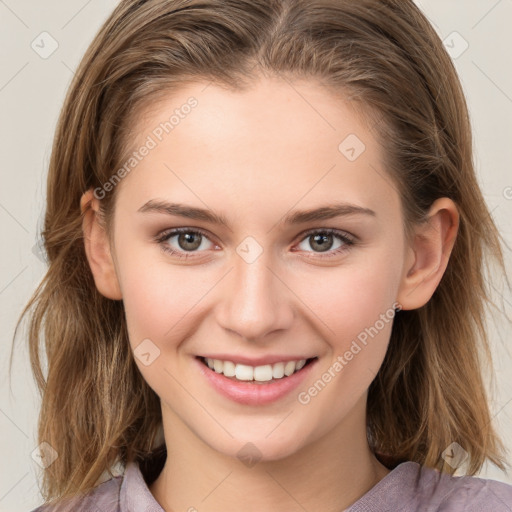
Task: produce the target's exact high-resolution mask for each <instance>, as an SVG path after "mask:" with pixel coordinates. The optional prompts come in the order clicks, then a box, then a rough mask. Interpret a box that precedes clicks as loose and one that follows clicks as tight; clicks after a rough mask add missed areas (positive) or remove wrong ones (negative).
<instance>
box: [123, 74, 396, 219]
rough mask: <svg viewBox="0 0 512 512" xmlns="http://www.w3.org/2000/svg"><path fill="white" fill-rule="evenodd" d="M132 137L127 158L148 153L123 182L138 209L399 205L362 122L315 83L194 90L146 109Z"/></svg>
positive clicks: (375, 145) (198, 86)
mask: <svg viewBox="0 0 512 512" xmlns="http://www.w3.org/2000/svg"><path fill="white" fill-rule="evenodd" d="M133 130H134V132H135V133H136V137H135V138H134V143H133V145H132V149H133V150H134V151H137V150H138V149H141V148H142V147H143V146H144V145H146V146H148V147H149V146H150V147H151V149H150V150H149V151H146V152H145V153H147V154H146V156H144V157H143V158H141V159H140V161H138V162H137V165H136V167H134V170H133V171H132V172H130V175H129V176H128V177H127V178H126V179H125V180H123V181H124V182H126V183H123V188H124V187H125V186H127V187H128V188H129V189H130V194H132V195H133V194H134V195H135V196H137V198H138V203H140V204H138V205H137V207H140V206H142V202H141V201H143V200H145V201H147V200H150V199H154V198H155V197H157V195H158V197H159V198H163V197H164V196H166V197H167V198H169V199H170V198H171V196H172V199H173V200H174V199H176V198H177V197H180V198H183V201H184V200H185V199H187V200H188V203H191V202H192V203H195V204H196V205H197V206H203V207H204V205H205V204H207V203H214V204H215V206H216V208H215V211H222V210H223V209H226V208H227V207H228V202H230V201H232V202H233V205H234V206H236V208H238V211H239V212H241V213H242V212H245V213H249V210H250V209H251V205H252V207H257V206H258V205H262V204H267V205H269V204H281V205H282V208H285V209H286V210H289V209H290V208H292V207H293V206H294V205H295V204H297V206H299V204H298V203H301V204H300V206H301V207H302V208H307V207H310V206H315V205H317V204H320V203H323V202H325V200H326V199H327V200H329V202H335V201H343V200H345V199H346V200H347V201H350V202H351V203H353V204H360V205H362V206H367V207H371V206H369V203H372V204H373V205H374V206H377V207H383V206H386V204H385V203H387V206H388V207H395V206H397V199H398V197H394V196H396V195H397V193H396V189H395V187H394V186H393V184H392V183H391V178H389V176H387V173H386V172H385V170H384V169H383V166H382V148H381V146H380V145H379V144H378V142H377V141H376V140H375V138H374V136H373V134H372V132H371V131H370V130H369V128H368V126H367V124H366V123H365V121H364V119H363V118H362V116H360V115H359V114H358V111H356V110H355V109H354V108H353V105H352V104H351V103H350V102H349V101H348V100H344V99H343V98H341V97H336V96H334V95H333V94H331V93H329V92H328V91H327V90H326V89H325V88H323V87H322V86H320V85H319V84H317V83H315V82H308V81H300V82H289V81H287V80H282V79H276V78H271V79H269V78H264V79H261V80H259V81H257V82H255V83H254V84H253V86H251V87H250V88H249V89H246V90H244V91H233V90H229V89H227V88H224V87H221V86H219V85H217V84H214V83H208V82H198V83H191V84H188V85H187V86H185V87H183V88H181V89H179V90H177V91H173V92H172V93H169V95H168V96H164V97H163V98H161V99H160V100H159V101H158V102H155V103H153V104H151V105H149V106H148V108H146V110H145V111H143V113H142V115H141V116H139V118H138V119H137V120H135V124H134V127H133ZM128 182H129V183H128ZM206 199H208V201H206ZM180 202H181V201H180ZM201 203H203V204H201ZM376 203H382V204H380V205H379V204H376ZM134 206H135V205H134ZM209 206H211V207H212V208H213V204H209ZM373 209H375V208H373Z"/></svg>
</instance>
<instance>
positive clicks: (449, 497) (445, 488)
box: [438, 475, 512, 512]
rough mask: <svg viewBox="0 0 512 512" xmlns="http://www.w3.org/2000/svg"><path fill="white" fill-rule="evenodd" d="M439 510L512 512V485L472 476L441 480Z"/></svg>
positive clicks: (448, 477) (450, 477)
mask: <svg viewBox="0 0 512 512" xmlns="http://www.w3.org/2000/svg"><path fill="white" fill-rule="evenodd" d="M438 485H439V493H438V494H439V499H440V502H439V510H440V511H445V510H464V511H466V510H467V511H469V512H482V511H486V512H487V511H492V512H511V511H512V485H509V484H506V483H504V482H498V481H497V480H491V479H484V478H479V477H472V476H461V477H453V476H450V475H443V477H442V478H440V479H439V484H438Z"/></svg>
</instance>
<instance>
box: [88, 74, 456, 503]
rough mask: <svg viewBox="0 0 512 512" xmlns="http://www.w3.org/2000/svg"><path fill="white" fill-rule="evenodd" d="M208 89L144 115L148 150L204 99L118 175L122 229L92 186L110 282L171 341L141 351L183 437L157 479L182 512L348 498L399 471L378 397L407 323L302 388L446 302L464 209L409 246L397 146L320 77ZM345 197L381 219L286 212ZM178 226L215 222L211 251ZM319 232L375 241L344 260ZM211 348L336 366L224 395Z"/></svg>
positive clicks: (168, 417) (167, 417)
mask: <svg viewBox="0 0 512 512" xmlns="http://www.w3.org/2000/svg"><path fill="white" fill-rule="evenodd" d="M206 85H207V84H206V83H195V84H189V85H187V86H186V87H184V88H183V89H182V90H180V91H179V92H174V93H173V94H172V95H169V96H168V98H165V100H164V101H163V102H160V103H158V104H155V105H152V106H151V108H150V109H148V110H147V111H146V115H144V116H143V117H141V118H140V119H139V121H138V123H137V125H136V126H135V128H136V132H135V133H136V134H137V136H136V137H135V138H134V147H139V146H140V144H142V143H143V141H144V140H145V139H146V137H147V135H148V134H150V133H151V131H152V130H153V129H154V128H155V127H156V126H158V125H159V123H160V122H162V121H163V120H165V119H166V118H168V116H169V115H168V112H172V111H173V110H174V109H175V108H179V107H180V106H181V105H183V104H184V103H185V102H186V101H187V99H188V98H189V97H190V96H194V97H195V98H196V99H197V100H198V106H197V107H196V108H195V109H194V110H192V112H191V113H190V114H189V115H188V116H187V117H186V118H185V119H183V120H181V122H180V124H179V125H178V126H177V127H176V128H175V129H174V130H173V131H172V132H171V133H170V134H169V135H167V136H165V137H164V138H163V140H162V142H160V143H159V144H158V146H157V147H156V148H154V149H152V150H151V152H150V153H149V155H148V156H146V157H145V158H144V159H143V160H142V161H141V162H140V163H139V164H138V165H137V167H136V170H134V171H132V172H131V173H130V174H128V175H127V176H126V177H125V178H124V179H123V180H122V182H121V183H120V184H119V185H118V189H117V190H116V193H117V194H118V196H117V200H116V210H115V217H114V227H113V232H112V234H111V235H112V238H111V239H110V240H109V238H108V235H107V233H106V232H105V231H104V229H103V228H102V224H101V223H100V222H99V214H98V211H99V210H98V209H99V201H98V200H97V199H96V198H95V197H94V196H93V194H92V190H90V191H87V192H86V193H85V194H84V195H83V197H82V209H83V211H84V212H86V215H85V217H84V225H83V228H84V236H85V247H86V253H87V257H88V260H89V264H90V267H91V270H92V273H93V275H94V279H95V283H96V286H97V288H98V290H99V291H100V292H101V293H102V294H103V295H104V296H106V297H109V298H111V299H115V300H120V299H122V300H123V303H124V306H125V310H126V318H127V325H128V332H129V338H130V344H131V347H132V349H135V348H136V347H137V346H138V345H139V344H140V343H141V342H142V340H145V339H150V340H151V342H152V343H153V344H154V345H155V346H157V347H158V349H159V350H160V354H159V356H158V357H156V359H154V361H153V362H152V363H151V364H149V365H148V366H146V365H144V364H143V363H142V362H141V361H140V360H139V359H138V358H137V357H135V361H136V363H137V365H138V367H139V369H140V371H141V373H142V375H143V377H144V378H145V380H146V381H147V382H148V384H149V385H150V386H151V387H152V389H153V390H154V391H155V392H156V393H157V395H158V396H159V397H160V399H161V405H162V417H163V426H164V435H165V442H166V446H167V450H168V457H167V461H166V464H165V467H164V469H163V471H162V473H161V474H160V476H159V477H158V478H157V480H156V481H155V482H154V483H153V484H152V485H151V486H150V491H151V492H152V493H153V495H154V496H155V498H156V499H157V501H158V502H159V503H160V504H161V506H162V507H163V508H164V509H165V510H167V511H170V510H193V509H192V508H190V507H195V508H196V509H197V510H200V511H201V512H208V511H219V510H223V511H226V512H230V511H235V510H246V511H249V512H251V511H260V510H268V511H278V510H279V511H282V510H287V511H295V510H297V511H299V510H304V509H306V510H324V511H327V512H330V511H332V512H334V511H340V510H342V509H344V508H346V507H348V506H350V505H351V504H353V503H354V502H355V501H356V500H357V499H359V498H360V497H361V496H362V495H363V494H365V493H366V492H367V491H368V490H369V489H371V488H372V487H373V486H374V485H375V484H376V483H377V482H378V481H380V480H381V479H382V478H384V477H385V476H386V475H387V474H388V473H389V469H387V468H386V467H384V466H383V465H382V464H381V463H380V462H379V461H378V460H377V458H376V457H375V455H374V454H373V453H372V452H371V450H370V448H369V446H368V441H367V438H366V434H365V425H366V416H365V406H366V399H367V391H368V387H369V385H370V383H371V381H372V380H373V378H374V376H375V374H376V373H377V371H378V369H379V367H380V365H381V364H382V361H383V358H384V355H385V353H386V349H387V346H388V342H389V337H390V332H391V325H392V323H391V322H389V323H386V324H385V326H384V328H382V329H381V330H380V331H379V332H378V334H377V335H376V336H374V337H373V338H371V339H370V341H369V342H368V345H367V346H365V347H364V349H362V350H361V351H360V352H359V353H358V354H357V355H355V356H354V357H353V358H352V359H351V360H350V361H348V362H347V364H346V365H345V366H344V368H343V370H342V371H341V372H338V373H337V374H336V377H334V378H332V380H331V381H330V382H329V383H328V385H326V386H325V388H324V389H323V390H322V391H321V392H319V393H318V394H317V395H316V396H314V397H312V398H311V400H310V402H309V403H307V404H301V403H299V401H298V399H297V395H298V393H299V392H300V391H304V390H307V389H308V388H309V387H310V386H312V385H313V383H314V382H315V381H317V380H318V379H319V378H320V376H321V375H322V374H323V373H324V372H325V371H327V370H328V369H329V368H330V367H332V365H333V363H334V362H335V361H336V360H337V357H338V356H339V355H343V354H344V353H345V352H346V351H347V350H349V348H350V346H351V343H352V341H353V340H354V339H356V337H357V335H358V334H360V333H361V332H362V331H364V330H365V328H369V327H370V326H373V325H375V323H376V321H377V320H378V319H379V316H380V315H381V314H384V313H386V312H387V311H389V310H390V308H392V307H393V304H394V303H395V302H398V303H399V304H400V305H401V308H402V309H404V310H405V309H415V308H418V307H421V306H422V305H424V304H425V303H426V302H427V301H428V300H429V299H430V297H431V296H432V294H433V292H434V290H435V289H436V287H437V285H438V283H439V281H440V279H441V277H442V275H443V272H444V271H445V268H446V265H447V262H448V259H449V256H450V252H451V250H452V247H453V243H454V241H455V237H456V233H457V227H458V213H457V209H456V206H455V205H454V203H453V202H452V201H451V200H449V199H447V198H441V199H439V200H437V201H436V202H435V203H434V204H433V205H432V208H431V210H430V217H429V222H428V223H425V224H423V225H421V226H417V229H416V236H415V238H414V240H411V241H410V242H407V240H406V238H405V236H404V229H403V218H402V212H401V205H400V200H399V197H398V194H397V191H396V188H395V187H394V186H393V184H392V182H391V179H390V178H389V176H388V175H387V173H386V171H385V169H384V168H383V166H382V163H381V162H382V155H383V151H384V150H383V148H381V147H380V146H379V145H378V144H377V142H376V141H375V139H374V137H373V135H372V132H371V130H369V129H368V127H367V126H366V125H365V123H364V122H363V121H362V120H361V118H360V117H359V116H358V115H356V113H355V111H353V110H352V108H351V106H350V104H348V103H344V102H342V101H340V100H339V99H335V98H334V97H333V96H331V95H330V94H329V93H328V92H326V91H325V90H324V89H323V88H321V87H320V86H319V85H317V84H315V83H313V82H300V83H298V82H294V84H293V87H292V86H291V84H289V83H287V82H286V81H282V80H279V79H270V78H262V79H261V80H259V81H258V82H256V83H255V84H254V86H253V87H252V88H251V89H250V90H248V91H245V92H243V93H235V92H231V91H227V90H225V89H222V88H220V87H217V86H216V85H214V84H210V85H208V87H206ZM349 134H356V135H357V137H358V138H359V139H360V140H361V141H363V142H364V144H365V146H366V149H365V151H364V152H363V153H362V154H361V155H360V156H359V157H358V158H357V159H356V160H355V161H353V162H351V161H349V160H348V159H347V158H346V157H345V156H344V154H342V153H341V152H340V150H339V149H338V146H339V145H340V143H341V142H342V141H343V140H344V139H345V138H346V137H347V136H348V135H349ZM151 199H159V200H167V201H174V202H180V203H183V204H187V205H192V206H196V207H200V208H208V209H209V210H210V211H214V212H217V213H220V214H223V215H225V216H226V218H227V219H228V222H229V227H226V226H222V225H215V224H211V223H209V222H206V221H203V220H196V219H187V218H181V217H177V216H170V215H167V214H164V213H141V212H138V211H137V210H138V209H139V208H140V207H141V206H142V205H144V204H145V203H146V202H147V201H149V200H151ZM334 201H343V202H347V203H352V204H355V205H358V206H362V207H365V208H370V209H371V210H373V211H374V212H375V215H374V216H372V215H362V214H353V215H349V216H340V217H336V218H332V219H329V220H322V221H312V222H307V223H305V224H300V225H281V224H280V223H279V222H280V221H281V219H282V218H283V216H284V215H286V214H288V213H290V212H293V211H296V210H307V209H312V208H317V207H320V206H324V205H327V204H330V203H332V202H334ZM89 206H90V208H89ZM178 227H186V228H191V229H192V228H199V229H202V230H205V231H206V232H207V233H208V234H209V237H208V238H202V240H203V241H202V242H201V246H200V247H199V248H198V249H195V252H193V253H192V256H193V257H190V258H188V259H184V258H178V257H176V256H172V255H170V254H168V253H165V252H163V251H162V249H161V245H159V244H158V242H156V241H155V240H154V239H155V237H156V236H157V235H158V234H159V233H163V232H165V231H166V230H167V231H168V230H169V229H171V228H178ZM312 228H315V229H317V228H318V229H319V230H321V229H326V228H335V229H338V230H340V231H342V232H345V233H349V234H351V235H353V236H354V237H357V241H356V243H355V244H354V245H352V246H348V247H345V250H343V252H341V253H340V254H337V255H334V256H333V257H330V258H328V257H325V254H326V253H325V252H322V251H321V250H319V249H318V246H317V245H315V243H314V239H313V237H312V236H311V235H310V236H309V237H306V236H305V235H304V233H305V231H306V230H308V229H312ZM248 236H250V237H253V239H255V240H256V241H257V244H259V246H260V247H261V248H262V250H263V252H262V253H261V255H260V256H259V257H258V258H257V259H256V260H255V261H254V262H252V263H247V261H246V260H244V259H243V258H242V257H240V256H239V254H238V253H237V247H238V246H239V245H240V244H241V242H242V241H243V240H244V239H245V238H246V237H248ZM164 243H165V244H167V246H170V247H172V248H173V249H174V250H177V251H181V252H182V253H185V252H187V247H189V246H187V245H185V246H183V244H182V245H180V244H179V239H178V237H177V236H174V237H172V238H170V239H169V240H168V241H167V242H164ZM330 244H331V245H328V244H327V251H328V252H330V253H333V252H334V251H335V250H336V249H337V248H339V247H340V246H342V245H343V242H342V241H341V240H339V239H338V238H337V237H336V236H334V237H333V238H332V239H331V241H330ZM189 254H191V253H190V251H189ZM206 353H230V354H244V355H247V356H249V357H258V356H261V355H268V354H290V355H297V354H305V355H307V356H308V357H309V356H317V357H318V363H317V367H316V369H315V371H314V372H312V373H311V374H310V375H309V376H308V378H307V379H306V381H305V383H303V384H301V386H300V387H299V389H297V390H294V391H292V392H291V393H290V394H289V395H287V396H285V397H284V398H282V399H280V400H279V401H278V402H276V403H272V404H268V405H259V406H249V405H241V404H237V403H235V402H232V401H230V400H229V399H227V398H225V397H223V396H221V395H219V394H218V393H217V391H215V390H214V389H212V388H211V387H210V385H209V384H208V383H207V382H206V381H205V379H204V377H202V376H201V375H200V374H199V372H198V370H197V368H196V364H195V360H194V358H195V356H196V355H198V354H206ZM248 442H251V443H253V445H255V446H256V447H257V450H258V457H260V459H259V462H257V463H256V464H255V465H254V466H252V467H248V466H246V465H245V464H243V463H242V461H241V460H239V458H238V457H237V452H238V451H239V450H240V449H241V448H242V447H244V445H246V443H248Z"/></svg>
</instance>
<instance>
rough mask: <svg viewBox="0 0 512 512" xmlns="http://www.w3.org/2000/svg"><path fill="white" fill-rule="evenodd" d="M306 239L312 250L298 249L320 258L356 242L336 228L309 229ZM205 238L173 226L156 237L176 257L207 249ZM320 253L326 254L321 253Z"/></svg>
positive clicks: (186, 229)
mask: <svg viewBox="0 0 512 512" xmlns="http://www.w3.org/2000/svg"><path fill="white" fill-rule="evenodd" d="M173 238H175V240H174V244H175V245H174V247H173V246H172V245H171V243H170V242H171V240H172V239H173ZM308 239H309V240H310V242H309V245H310V247H312V248H313V249H314V250H313V251H308V250H307V249H304V248H300V250H302V251H305V252H312V253H315V254H317V255H319V256H320V258H329V257H332V256H336V255H338V254H340V253H342V252H345V251H347V250H348V249H349V248H350V247H351V246H353V245H354V244H355V243H356V239H355V237H354V236H353V235H349V234H348V233H346V232H344V231H339V230H337V229H313V230H310V231H308V232H306V233H305V234H303V238H302V241H301V244H304V243H305V242H306V240H308ZM336 239H338V240H339V244H338V247H335V248H334V249H333V245H336V244H335V240H336ZM207 240H208V241H209V237H208V234H207V233H206V232H205V231H202V230H201V229H197V228H194V229H192V228H175V229H172V230H170V231H166V232H164V233H163V234H162V235H160V236H159V237H157V239H156V241H157V242H158V243H159V244H160V246H161V247H162V250H163V251H164V252H167V253H169V254H171V255H172V256H177V257H178V258H191V257H195V256H196V255H195V254H194V253H197V252H201V251H202V250H207V249H208V243H206V242H205V241H207ZM210 243H212V242H210ZM299 245H300V244H299ZM322 253H326V254H325V255H322Z"/></svg>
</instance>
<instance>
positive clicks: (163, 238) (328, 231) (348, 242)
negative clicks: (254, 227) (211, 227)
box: [156, 228, 356, 259]
mask: <svg viewBox="0 0 512 512" xmlns="http://www.w3.org/2000/svg"><path fill="white" fill-rule="evenodd" d="M181 233H192V234H194V235H201V236H203V237H205V238H207V239H208V240H210V238H209V235H208V233H206V232H205V231H203V230H202V229H199V228H193V229H192V228H175V229H172V230H170V231H166V232H164V233H162V234H161V235H159V236H157V238H156V242H158V243H159V244H160V246H161V248H162V250H163V251H164V252H166V253H168V254H170V255H171V256H177V257H178V258H185V259H187V258H195V256H193V254H194V253H193V252H189V253H186V252H181V251H176V250H174V249H171V248H170V247H169V245H167V244H166V242H167V241H168V240H169V239H170V238H172V237H173V236H176V235H179V234H181ZM317 234H322V235H334V236H336V237H338V238H339V239H340V240H341V241H342V242H343V244H344V245H342V246H341V247H339V248H338V249H335V250H330V251H327V252H326V253H325V254H326V255H325V256H324V255H321V254H322V253H315V254H319V255H320V258H331V257H333V256H337V255H338V254H341V253H342V252H345V251H348V250H349V249H350V247H351V246H353V245H355V244H356V238H355V237H354V236H353V235H349V234H348V233H346V232H344V231H340V230H338V229H333V228H325V229H310V230H309V231H306V232H305V233H303V235H302V238H301V239H300V242H302V241H304V240H305V239H307V238H309V237H310V236H313V235H317ZM300 242H299V243H300ZM308 252H310V251H308ZM308 257H311V256H308Z"/></svg>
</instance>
